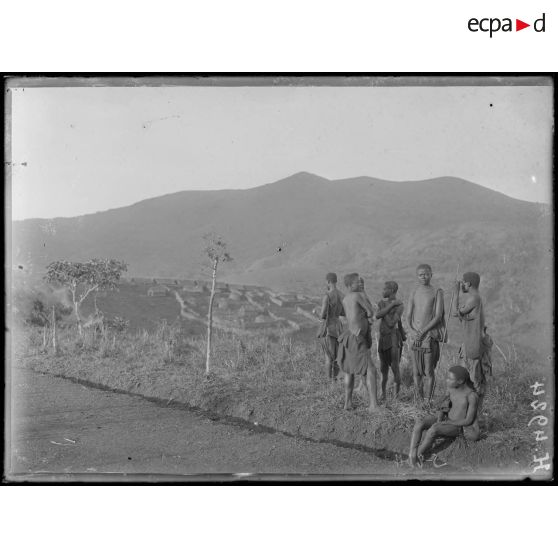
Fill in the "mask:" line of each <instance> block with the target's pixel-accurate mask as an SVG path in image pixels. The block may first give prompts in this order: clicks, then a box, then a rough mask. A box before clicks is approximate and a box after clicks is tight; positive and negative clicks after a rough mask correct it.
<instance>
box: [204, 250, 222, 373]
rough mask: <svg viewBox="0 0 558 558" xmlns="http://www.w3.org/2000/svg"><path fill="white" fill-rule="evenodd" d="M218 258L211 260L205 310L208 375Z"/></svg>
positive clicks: (206, 368) (206, 367) (206, 369)
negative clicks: (211, 273)
mask: <svg viewBox="0 0 558 558" xmlns="http://www.w3.org/2000/svg"><path fill="white" fill-rule="evenodd" d="M218 263H219V260H218V259H217V258H215V259H214V260H213V277H212V281H211V294H210V295H209V310H208V312H207V353H206V355H205V375H206V376H209V359H210V356H211V337H212V333H213V299H214V298H215V280H216V278H217V264H218Z"/></svg>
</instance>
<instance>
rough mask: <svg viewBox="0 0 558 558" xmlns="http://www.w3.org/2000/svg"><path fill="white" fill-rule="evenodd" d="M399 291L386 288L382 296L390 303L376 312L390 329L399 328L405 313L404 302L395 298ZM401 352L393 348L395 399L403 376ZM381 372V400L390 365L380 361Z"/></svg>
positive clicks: (384, 393) (396, 347) (384, 392)
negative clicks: (401, 371) (395, 310)
mask: <svg viewBox="0 0 558 558" xmlns="http://www.w3.org/2000/svg"><path fill="white" fill-rule="evenodd" d="M396 293H397V291H396V290H395V289H393V288H391V287H390V286H389V285H385V286H384V291H383V293H382V296H383V298H384V299H385V300H387V301H388V304H387V305H386V306H384V307H383V308H381V309H379V310H378V311H377V312H376V318H378V319H384V320H386V322H387V325H388V326H389V327H394V326H397V323H398V321H399V319H400V317H401V312H402V311H403V308H402V307H403V302H401V301H400V300H398V299H396V298H395V295H396ZM397 307H401V308H400V312H398V313H395V314H393V315H390V313H391V311H392V310H393V309H394V308H397ZM400 354H401V353H400V350H399V347H398V346H392V347H391V370H392V372H393V381H394V384H395V398H397V396H398V395H399V389H400V387H401V375H400V372H399V360H400ZM380 372H381V374H382V395H381V399H382V400H385V399H386V386H387V381H388V374H389V365H388V364H387V363H386V362H384V361H382V360H380Z"/></svg>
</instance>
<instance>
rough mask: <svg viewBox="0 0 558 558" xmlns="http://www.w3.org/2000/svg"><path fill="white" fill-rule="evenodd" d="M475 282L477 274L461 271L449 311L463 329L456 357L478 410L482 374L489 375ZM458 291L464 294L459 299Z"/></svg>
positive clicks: (483, 383) (487, 342)
mask: <svg viewBox="0 0 558 558" xmlns="http://www.w3.org/2000/svg"><path fill="white" fill-rule="evenodd" d="M479 285H480V276H479V274H478V273H475V272H474V271H468V272H467V273H464V274H463V280H462V281H457V282H456V283H455V286H454V289H455V296H454V299H455V305H454V308H452V314H453V315H454V316H456V317H457V318H459V320H460V322H461V325H462V328H463V343H462V344H461V347H460V349H459V359H460V361H461V364H462V365H463V366H465V367H466V368H467V369H468V371H469V375H470V377H471V380H472V382H473V385H474V387H475V391H476V392H477V394H478V396H479V412H480V410H481V408H482V402H483V399H484V396H485V394H486V376H487V375H488V374H490V370H489V369H488V366H487V363H490V346H491V340H490V338H489V337H487V339H486V340H485V335H486V334H485V331H486V328H485V325H484V309H483V302H482V298H481V296H480V293H479ZM460 292H463V294H464V295H465V296H463V297H461V299H460V297H459V294H460ZM483 364H484V366H483ZM485 368H486V369H485Z"/></svg>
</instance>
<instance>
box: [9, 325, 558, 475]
mask: <svg viewBox="0 0 558 558" xmlns="http://www.w3.org/2000/svg"><path fill="white" fill-rule="evenodd" d="M59 333H60V335H59V346H60V354H59V355H54V354H52V349H51V348H50V344H49V343H48V338H47V346H46V347H43V344H44V338H43V330H42V328H33V327H25V328H21V329H19V330H18V331H17V335H16V336H15V341H16V343H15V349H16V350H15V354H16V358H17V360H18V363H19V364H20V365H22V366H25V367H29V368H32V369H33V370H35V371H39V372H44V373H49V374H56V375H61V376H65V377H71V378H76V379H80V380H86V381H88V382H93V383H95V384H100V385H103V386H107V387H110V388H112V389H118V390H124V391H127V392H132V393H136V394H141V395H144V396H147V397H155V398H158V399H161V400H165V401H169V402H170V401H175V402H182V403H186V404H188V405H190V406H194V407H198V408H201V409H204V410H207V411H211V412H214V413H217V414H221V415H226V416H232V417H237V418H239V419H242V420H246V421H250V422H252V423H257V424H259V425H265V426H268V427H270V428H273V429H277V430H280V431H285V432H289V433H292V434H295V435H300V436H304V437H307V438H312V439H316V440H333V441H337V442H340V443H344V444H352V445H358V446H366V447H367V448H372V449H373V450H374V451H377V452H381V453H383V455H384V456H385V457H386V458H388V459H394V460H396V461H398V462H403V461H404V460H405V459H406V457H407V450H408V443H409V437H410V430H411V428H412V426H413V423H414V420H415V419H416V418H417V417H419V416H421V414H422V411H419V410H418V409H417V408H416V406H415V405H414V402H413V390H412V386H411V383H412V382H411V374H410V368H409V364H408V361H407V359H406V355H405V353H404V357H403V367H402V369H403V382H404V386H403V388H402V397H401V399H400V400H399V401H397V402H394V401H388V403H387V404H386V405H384V406H383V407H382V408H381V410H380V411H378V412H377V413H375V414H373V415H370V414H368V413H367V411H366V405H367V401H366V399H365V396H364V397H361V395H360V394H357V395H356V397H355V403H356V405H357V408H356V410H355V411H353V412H347V411H343V409H342V403H343V384H342V382H340V381H338V382H337V383H335V384H331V383H329V382H328V381H326V379H325V378H324V374H323V372H322V354H321V349H320V348H319V346H318V345H317V343H316V342H315V340H314V341H312V340H310V339H306V340H296V339H293V338H292V337H289V336H287V335H281V334H279V335H278V336H276V337H275V338H273V339H272V338H269V337H263V336H261V337H250V338H248V337H243V336H239V335H233V334H225V333H222V332H217V334H216V337H215V345H214V352H213V355H212V374H211V375H210V377H209V378H206V377H205V375H204V357H205V340H204V338H203V337H201V336H199V335H192V333H191V332H190V331H189V330H188V328H184V327H182V326H181V324H180V323H175V324H173V325H168V324H167V323H166V322H160V323H159V324H158V325H157V326H156V327H155V328H154V329H153V330H152V331H147V330H142V331H127V332H115V331H111V330H104V331H102V332H100V333H97V334H95V333H93V332H88V333H87V334H86V335H85V336H84V338H79V336H78V335H77V334H76V331H75V328H74V327H66V328H63V329H61V330H60V332H59ZM454 349H455V348H454V347H453V348H452V347H449V346H448V347H447V348H446V349H445V350H444V352H443V356H442V362H441V365H440V367H439V371H438V379H437V388H436V397H439V396H442V395H443V391H444V386H445V381H444V378H443V376H444V372H443V371H445V370H447V368H448V366H449V365H450V364H451V359H450V357H449V356H448V355H449V354H451V353H455V350H454ZM505 349H506V351H504V354H499V353H498V352H495V354H494V356H493V359H494V375H493V377H492V378H491V379H490V383H489V388H488V395H487V397H486V399H485V405H484V410H483V414H482V417H481V427H482V429H483V433H484V434H483V437H482V439H481V440H480V441H479V442H476V443H470V442H469V443H468V444H465V443H464V442H463V441H461V440H459V441H457V442H455V443H453V444H450V445H449V446H448V447H444V448H443V449H440V450H437V451H436V453H437V454H438V458H437V459H438V460H439V461H437V463H440V462H442V463H444V462H445V463H447V464H448V470H449V469H450V468H456V470H458V471H461V472H464V473H468V474H475V473H479V474H480V473H489V474H490V473H492V474H495V475H501V474H504V475H505V474H508V475H521V474H528V473H530V472H531V470H532V460H533V456H534V455H535V454H537V452H539V453H540V451H541V448H543V447H547V446H545V445H544V444H548V441H546V442H544V443H541V442H539V443H537V442H536V440H535V435H534V433H533V432H534V430H536V428H537V427H536V426H531V427H529V426H528V424H529V420H530V419H531V418H532V417H533V416H534V412H533V409H532V407H531V406H530V405H531V402H532V401H533V400H534V399H536V398H535V397H533V395H532V389H531V388H530V387H529V386H530V385H532V384H533V383H534V382H535V381H539V382H541V381H543V379H546V383H547V384H550V382H551V378H552V376H551V367H547V368H545V367H541V366H540V365H539V366H536V365H534V364H533V363H531V362H526V361H524V360H522V358H521V356H520V355H518V354H516V353H515V352H514V350H513V348H512V347H506V348H505ZM546 397H547V401H549V402H552V403H551V405H550V406H549V408H548V409H547V410H546V412H545V414H546V416H547V417H553V416H554V415H553V413H554V407H553V397H552V396H551V395H550V394H549V392H547V396H546ZM551 423H552V420H550V424H551ZM550 424H549V426H547V427H546V428H547V429H550ZM549 439H550V440H551V439H552V435H551V434H549ZM541 444H542V445H541ZM402 466H404V465H402Z"/></svg>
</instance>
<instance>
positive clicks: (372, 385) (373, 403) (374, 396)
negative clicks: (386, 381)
mask: <svg viewBox="0 0 558 558" xmlns="http://www.w3.org/2000/svg"><path fill="white" fill-rule="evenodd" d="M366 387H367V389H368V397H369V398H370V405H369V407H368V410H369V411H370V412H372V411H375V410H376V409H377V408H378V388H377V386H376V367H375V366H374V362H373V361H372V357H370V359H369V361H368V367H367V369H366Z"/></svg>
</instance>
